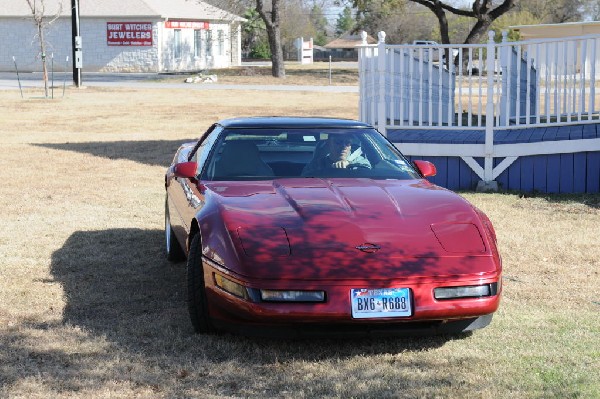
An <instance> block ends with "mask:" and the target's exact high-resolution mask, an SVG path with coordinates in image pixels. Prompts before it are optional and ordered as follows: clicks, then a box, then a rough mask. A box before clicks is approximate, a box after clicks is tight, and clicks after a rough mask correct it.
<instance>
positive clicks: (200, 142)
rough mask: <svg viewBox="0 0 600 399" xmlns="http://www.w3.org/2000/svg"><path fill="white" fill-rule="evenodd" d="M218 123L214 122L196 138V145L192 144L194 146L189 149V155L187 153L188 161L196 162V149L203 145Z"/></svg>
mask: <svg viewBox="0 0 600 399" xmlns="http://www.w3.org/2000/svg"><path fill="white" fill-rule="evenodd" d="M217 126H218V125H217V124H214V125H212V126H211V127H209V128H208V129H207V130H206V131H205V132H204V133H202V136H200V139H198V142H197V143H196V145H195V146H194V148H192V150H191V151H190V153H189V155H188V161H194V162H197V160H198V157H197V152H198V149H199V148H200V147H201V146H203V145H204V144H206V140H207V139H208V137H209V136H210V134H211V133H212V132H213V131H214V130H215V129H216V127H217Z"/></svg>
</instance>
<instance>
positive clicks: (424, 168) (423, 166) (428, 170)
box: [414, 160, 437, 177]
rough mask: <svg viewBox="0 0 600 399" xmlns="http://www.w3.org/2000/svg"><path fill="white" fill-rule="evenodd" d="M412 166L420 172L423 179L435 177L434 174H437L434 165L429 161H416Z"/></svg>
mask: <svg viewBox="0 0 600 399" xmlns="http://www.w3.org/2000/svg"><path fill="white" fill-rule="evenodd" d="M414 164H415V166H416V167H417V169H418V170H419V172H421V174H422V175H423V177H430V176H435V174H436V173H437V169H436V168H435V165H434V164H432V163H431V162H429V161H421V160H417V161H414Z"/></svg>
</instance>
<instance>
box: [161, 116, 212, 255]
mask: <svg viewBox="0 0 600 399" xmlns="http://www.w3.org/2000/svg"><path fill="white" fill-rule="evenodd" d="M220 131H221V127H220V126H218V125H213V126H211V127H210V128H209V129H208V130H207V131H206V132H205V133H204V134H203V135H202V137H201V138H200V140H198V142H197V143H196V144H195V145H194V146H193V147H189V149H188V150H187V151H185V148H184V149H182V150H180V152H181V153H180V154H178V159H177V162H178V163H179V162H188V161H192V162H196V163H197V164H198V168H197V175H199V174H200V172H201V171H202V169H203V167H204V164H205V163H206V161H207V159H208V155H209V154H210V150H211V148H212V146H213V145H214V142H215V141H216V138H217V137H218V135H219V133H220ZM167 190H168V197H169V201H168V203H169V213H170V215H171V223H172V228H173V232H174V233H175V235H176V236H177V240H178V241H179V242H180V243H185V242H187V237H188V235H189V233H190V230H191V223H192V220H193V219H194V217H195V215H196V213H197V212H198V211H199V210H200V208H201V207H202V206H203V205H204V194H203V193H201V192H200V190H199V189H198V181H197V180H196V179H195V178H191V179H190V178H182V177H174V179H173V181H172V182H171V184H169V186H168V188H167Z"/></svg>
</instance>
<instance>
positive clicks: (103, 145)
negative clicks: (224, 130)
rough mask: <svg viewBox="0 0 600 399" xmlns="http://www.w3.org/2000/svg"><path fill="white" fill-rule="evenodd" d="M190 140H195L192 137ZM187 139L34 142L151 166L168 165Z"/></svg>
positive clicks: (56, 148) (49, 146)
mask: <svg viewBox="0 0 600 399" xmlns="http://www.w3.org/2000/svg"><path fill="white" fill-rule="evenodd" d="M189 141H193V139H190V140H189ZM184 142H185V140H146V141H107V142H87V143H64V144H55V143H44V144H33V145H35V146H38V147H43V148H50V149H53V150H63V151H74V152H80V153H85V154H91V155H95V156H97V157H102V158H107V159H126V160H130V161H134V162H139V163H142V164H146V165H151V166H165V167H166V166H168V165H169V164H170V163H171V161H172V160H173V156H174V155H175V151H177V149H178V148H179V146H180V145H181V144H183V143H184Z"/></svg>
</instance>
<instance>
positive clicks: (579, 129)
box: [387, 124, 600, 193]
mask: <svg viewBox="0 0 600 399" xmlns="http://www.w3.org/2000/svg"><path fill="white" fill-rule="evenodd" d="M387 136H388V139H389V140H390V141H391V142H393V143H395V144H397V145H398V147H399V148H400V150H402V143H427V144H484V142H485V131H483V130H412V129H388V131H387ZM595 138H600V128H599V127H598V124H583V125H572V126H556V127H542V128H528V129H511V130H499V131H496V132H494V144H518V143H535V142H544V141H561V140H581V139H595ZM407 158H408V159H410V160H411V161H412V160H415V159H423V160H426V161H430V162H432V163H433V164H435V166H436V168H437V171H438V173H437V175H436V176H434V177H432V178H430V180H431V181H432V182H433V183H435V184H437V185H439V186H442V187H446V188H448V189H451V190H473V189H475V187H476V186H477V182H478V181H479V180H480V179H479V177H478V176H477V174H475V173H474V172H473V171H472V170H471V168H470V167H469V166H467V164H466V163H465V162H464V161H463V160H462V159H461V158H460V157H445V156H439V157H425V156H418V155H411V156H408V157H407ZM475 160H476V161H477V162H478V163H479V164H480V165H481V166H483V158H475ZM502 160H503V158H495V159H494V166H496V165H498V164H499V163H500V162H502ZM496 181H497V182H498V185H499V187H500V188H501V189H503V190H516V191H524V192H533V191H538V192H543V193H600V151H591V152H578V153H571V154H549V155H532V156H522V157H519V158H518V159H517V160H516V161H515V162H513V163H512V164H511V165H510V166H509V167H508V168H507V169H506V170H505V171H504V172H502V173H501V174H500V175H499V176H498V177H497V178H496Z"/></svg>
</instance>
